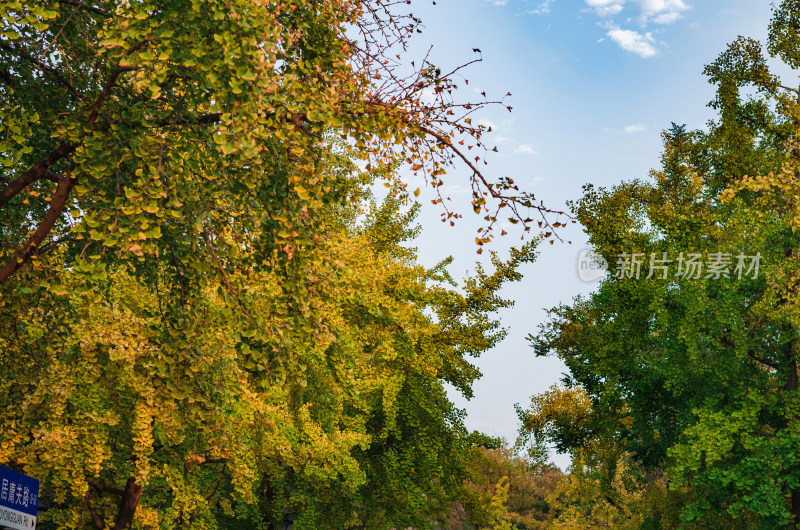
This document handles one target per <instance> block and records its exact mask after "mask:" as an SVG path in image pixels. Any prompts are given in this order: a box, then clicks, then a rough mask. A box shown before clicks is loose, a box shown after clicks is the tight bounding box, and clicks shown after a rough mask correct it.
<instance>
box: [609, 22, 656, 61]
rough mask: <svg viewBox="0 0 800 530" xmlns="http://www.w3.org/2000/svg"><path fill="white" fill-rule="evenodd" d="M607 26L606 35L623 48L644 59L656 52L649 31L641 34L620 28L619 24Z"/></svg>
mask: <svg viewBox="0 0 800 530" xmlns="http://www.w3.org/2000/svg"><path fill="white" fill-rule="evenodd" d="M609 28H610V29H609V30H608V33H606V35H608V37H609V38H610V39H611V40H613V41H614V42H616V43H617V45H618V46H619V47H620V48H622V49H623V50H627V51H629V52H633V53H635V54H636V55H638V56H639V57H642V58H644V59H647V58H649V57H653V56H654V55H656V54H657V53H658V51H657V50H656V47H655V46H654V42H655V41H654V40H653V35H652V34H651V33H645V34H644V35H642V34H641V33H639V32H638V31H634V30H632V29H622V28H620V27H619V26H609Z"/></svg>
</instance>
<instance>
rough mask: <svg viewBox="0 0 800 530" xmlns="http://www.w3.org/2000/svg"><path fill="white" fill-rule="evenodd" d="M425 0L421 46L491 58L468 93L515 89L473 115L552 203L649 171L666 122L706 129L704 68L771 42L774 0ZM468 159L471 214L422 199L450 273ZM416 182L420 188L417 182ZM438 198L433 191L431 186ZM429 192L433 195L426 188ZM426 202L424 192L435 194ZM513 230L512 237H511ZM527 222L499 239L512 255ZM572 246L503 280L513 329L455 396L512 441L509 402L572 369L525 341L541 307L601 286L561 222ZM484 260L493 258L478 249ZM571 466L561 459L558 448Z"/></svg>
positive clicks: (458, 266)
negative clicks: (586, 276) (467, 391)
mask: <svg viewBox="0 0 800 530" xmlns="http://www.w3.org/2000/svg"><path fill="white" fill-rule="evenodd" d="M436 3H437V5H435V6H434V5H432V2H431V0H418V1H414V2H412V5H411V7H412V10H413V11H414V13H415V14H416V15H417V16H419V17H420V18H422V20H423V23H424V25H425V29H424V31H423V33H422V35H419V36H418V38H417V43H416V45H417V46H418V49H415V50H413V53H420V54H421V53H423V52H424V51H425V50H426V49H427V47H428V46H429V45H432V46H433V51H432V54H431V57H432V62H434V63H435V64H437V65H439V66H442V67H443V68H447V67H452V66H456V65H458V64H462V63H464V62H466V61H468V60H471V59H472V58H473V57H474V54H473V52H472V49H473V48H480V50H481V51H482V56H483V62H481V63H479V64H477V65H474V66H473V67H471V68H470V69H469V70H468V71H467V72H466V76H467V78H468V79H469V85H462V87H461V88H462V89H463V92H464V94H463V95H464V97H472V98H475V97H477V93H478V92H480V91H484V90H485V91H486V92H487V94H488V95H489V97H490V98H491V97H492V96H502V95H503V94H505V93H506V92H509V91H510V92H511V93H512V97H511V98H509V99H508V100H507V103H508V104H509V105H511V106H513V108H514V110H513V112H511V113H508V112H507V111H506V110H505V108H496V109H488V110H487V111H486V112H484V113H483V114H482V115H480V116H477V117H476V120H477V119H478V118H480V119H481V120H483V122H484V123H486V124H490V125H492V128H493V130H494V131H495V132H494V133H492V135H491V136H492V138H489V139H488V143H496V144H497V145H498V148H499V150H500V152H499V153H497V154H493V156H491V157H489V159H488V161H489V166H488V170H487V172H488V174H490V175H494V176H512V177H513V178H514V179H515V181H516V182H517V183H518V184H520V185H521V186H522V187H523V188H524V189H526V190H527V191H531V192H533V193H534V194H536V196H537V199H542V200H544V201H545V203H546V204H547V205H548V206H552V207H556V208H563V207H564V206H565V202H566V201H568V200H575V199H577V198H579V197H580V194H581V187H582V185H583V184H585V183H593V184H595V185H600V186H613V185H614V184H616V183H619V182H621V181H623V180H630V179H634V178H640V179H646V178H648V174H649V172H650V170H651V169H654V168H657V167H658V165H659V156H660V152H661V136H660V135H661V131H663V130H664V129H666V128H668V127H669V126H670V123H671V122H676V123H679V124H684V123H685V124H687V125H688V126H689V127H690V128H702V127H704V126H705V124H706V123H707V121H708V120H709V119H711V118H713V117H714V114H713V111H712V109H710V108H708V107H707V103H708V102H709V101H710V100H711V99H712V98H713V97H714V88H713V87H712V86H711V85H709V84H708V83H707V81H706V79H705V78H704V76H703V75H702V70H703V66H704V65H705V64H707V63H709V62H711V61H713V60H714V59H715V58H716V57H717V55H718V54H719V53H720V52H722V51H723V50H724V49H725V47H726V45H727V44H728V43H729V42H731V41H732V40H734V39H735V38H736V37H737V36H738V35H745V36H750V37H754V38H757V39H759V40H762V42H763V40H764V37H765V35H766V28H767V24H768V22H769V18H770V13H771V11H770V3H769V2H766V1H758V0H706V1H703V2H701V1H699V0H529V1H525V0H437V2H436ZM468 176H469V174H468V172H467V171H466V170H460V171H453V172H452V174H451V175H450V178H451V180H450V184H449V188H448V189H447V190H446V191H447V192H448V193H447V194H448V195H450V196H451V197H452V199H453V206H455V207H456V209H460V211H461V212H462V213H464V219H463V220H461V222H460V223H458V224H457V225H456V227H455V228H450V227H449V226H445V225H443V224H442V223H440V222H439V220H438V218H439V213H440V210H438V209H437V208H436V207H434V206H430V205H428V206H426V207H425V209H424V211H423V214H422V217H421V221H422V223H423V226H424V227H425V229H424V231H423V234H422V236H421V237H420V238H419V240H418V241H417V244H418V246H419V249H420V256H421V260H422V262H423V264H426V265H433V264H435V263H437V262H439V261H440V260H441V259H443V258H444V257H446V256H447V255H453V256H454V257H455V263H454V265H453V266H452V267H451V272H452V273H453V274H454V276H456V277H463V275H464V274H466V273H468V272H469V271H472V270H473V269H474V263H475V262H476V260H478V259H479V256H477V255H476V254H475V250H476V247H475V244H474V236H475V231H476V228H477V227H478V226H480V220H479V219H478V218H477V216H474V215H472V214H471V213H467V212H469V211H470V209H469V194H468V193H467V192H466V189H467V187H466V184H467V178H468ZM412 189H413V187H412ZM429 195H431V196H430V197H427V198H432V194H430V192H429ZM422 198H423V199H424V198H426V197H425V192H423V196H422ZM428 204H429V203H428ZM515 235H516V237H514V236H515ZM519 235H520V234H519V232H514V231H513V230H512V231H511V235H510V236H506V237H504V238H498V239H497V240H496V241H495V242H494V243H493V244H492V247H491V248H494V249H496V250H497V251H498V252H500V253H501V254H505V249H507V247H508V246H510V245H512V244H515V243H518V242H519V239H518V238H519ZM563 235H564V237H565V239H569V240H572V245H566V244H559V243H556V244H555V245H553V246H550V245H542V246H541V247H540V250H541V252H540V256H539V258H538V260H537V262H536V263H535V264H532V265H529V266H526V267H525V268H524V270H523V272H524V274H525V278H524V280H522V281H521V282H520V283H518V284H515V285H513V286H512V287H510V288H509V289H507V290H506V291H505V294H506V296H507V297H510V298H512V299H514V300H515V301H516V306H515V307H514V309H511V310H508V311H505V312H504V313H503V314H502V315H501V316H502V320H503V323H504V325H506V326H507V327H508V328H509V331H510V332H509V336H508V338H507V339H506V340H505V341H503V343H502V344H500V345H499V346H498V347H497V348H495V349H494V350H493V351H491V352H488V353H486V354H485V355H484V356H483V357H482V358H481V359H479V360H478V362H477V364H478V365H479V366H480V368H481V370H482V371H483V373H484V377H483V378H482V379H481V380H480V381H479V382H478V383H477V384H476V385H475V398H473V399H472V400H471V401H469V402H467V401H465V400H463V399H461V398H460V397H458V396H457V395H455V393H452V397H453V399H454V400H455V401H456V403H457V404H458V405H459V406H463V407H465V408H466V409H467V412H468V419H467V426H468V427H469V428H472V429H478V430H482V431H484V432H487V433H489V434H493V435H500V436H504V437H506V438H508V439H510V440H513V438H514V436H515V435H516V430H517V418H516V415H515V413H514V404H515V403H520V404H522V405H527V403H528V401H529V399H530V396H531V395H532V394H535V393H538V392H542V391H544V390H546V389H547V388H548V387H549V386H550V385H552V384H554V383H556V382H557V381H558V380H559V379H560V377H561V373H562V372H563V371H564V367H563V366H562V365H561V364H560V363H559V362H558V361H557V360H554V359H541V358H539V359H537V358H535V357H534V356H533V354H532V351H531V349H530V347H529V346H528V344H527V342H526V341H525V336H526V335H527V334H528V333H531V332H535V331H536V329H537V327H538V325H539V324H540V323H541V322H543V321H544V320H545V310H546V309H547V308H551V307H554V306H556V305H558V304H559V303H569V302H570V301H571V300H572V298H573V297H574V296H576V295H578V294H586V293H589V292H591V290H592V288H593V285H592V284H586V283H583V282H581V281H580V280H579V279H578V277H577V274H576V268H575V261H576V256H577V254H578V252H579V251H580V250H581V249H582V248H583V247H584V243H585V236H584V235H583V233H582V231H581V228H580V225H571V226H570V227H569V228H568V229H567V230H566V231H565V232H564V233H563ZM481 261H485V258H481ZM554 460H555V461H556V463H558V464H559V465H561V466H565V465H566V464H567V463H568V460H567V459H566V458H565V457H563V456H562V457H559V456H554Z"/></svg>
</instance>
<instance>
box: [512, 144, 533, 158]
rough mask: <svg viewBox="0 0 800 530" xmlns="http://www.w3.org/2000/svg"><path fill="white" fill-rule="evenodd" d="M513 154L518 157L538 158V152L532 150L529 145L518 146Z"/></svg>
mask: <svg viewBox="0 0 800 530" xmlns="http://www.w3.org/2000/svg"><path fill="white" fill-rule="evenodd" d="M514 152H515V153H516V154H518V155H531V156H539V151H537V150H536V149H534V148H533V146H532V145H531V144H521V145H518V146H517V147H516V148H515V149H514Z"/></svg>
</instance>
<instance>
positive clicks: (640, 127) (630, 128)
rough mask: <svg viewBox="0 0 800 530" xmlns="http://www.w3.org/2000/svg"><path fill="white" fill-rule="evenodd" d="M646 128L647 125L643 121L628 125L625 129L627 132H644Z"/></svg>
mask: <svg viewBox="0 0 800 530" xmlns="http://www.w3.org/2000/svg"><path fill="white" fill-rule="evenodd" d="M645 130H647V127H645V126H644V125H642V124H641V123H634V124H632V125H628V126H627V127H625V128H624V129H623V131H625V134H634V133H639V132H644V131H645Z"/></svg>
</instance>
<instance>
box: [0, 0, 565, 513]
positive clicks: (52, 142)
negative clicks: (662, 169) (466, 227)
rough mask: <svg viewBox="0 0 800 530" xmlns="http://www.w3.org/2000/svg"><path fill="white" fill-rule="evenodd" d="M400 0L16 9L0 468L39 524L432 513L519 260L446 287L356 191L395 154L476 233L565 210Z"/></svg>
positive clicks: (2, 106) (2, 294) (7, 20)
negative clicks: (499, 147)
mask: <svg viewBox="0 0 800 530" xmlns="http://www.w3.org/2000/svg"><path fill="white" fill-rule="evenodd" d="M406 4H407V2H400V1H393V0H371V1H363V2H361V1H355V0H323V1H317V0H314V1H312V0H308V1H299V2H294V1H293V2H270V1H263V2H262V1H253V0H234V1H225V2H222V1H219V0H198V1H178V0H174V1H173V0H154V1H150V0H145V1H132V2H127V1H114V0H110V1H102V0H98V1H96V2H82V1H73V0H62V1H60V2H56V1H49V0H41V1H33V2H29V1H9V2H3V4H2V5H0V159H1V160H0V161H2V166H1V167H2V170H0V171H2V172H1V173H0V179H2V183H1V184H0V326H2V333H0V337H1V338H0V341H2V342H0V356H1V357H0V365H1V366H2V368H3V371H4V374H6V375H7V377H6V378H4V379H3V381H2V383H1V384H2V385H3V388H2V397H0V399H2V411H0V413H1V414H2V415H3V417H2V424H3V425H4V427H6V428H4V429H3V431H2V433H0V462H3V463H4V464H5V465H8V466H10V467H14V468H17V469H19V470H21V471H25V472H28V473H29V474H32V475H34V476H36V477H37V478H40V480H42V485H43V492H44V493H43V498H44V499H46V500H47V502H49V503H50V505H51V506H50V510H49V511H48V512H47V514H46V516H45V517H44V518H43V521H45V524H52V525H54V526H62V527H78V526H83V525H85V524H93V525H94V526H95V527H96V528H104V527H110V526H112V525H113V527H115V528H124V527H128V526H130V525H138V526H139V527H163V528H172V527H184V526H193V527H210V528H213V527H215V526H219V527H225V526H226V525H227V526H236V525H242V524H244V525H249V526H250V527H259V526H261V527H265V528H268V527H270V525H276V524H279V523H280V521H281V519H282V517H283V516H284V515H286V514H287V513H290V512H291V513H293V514H295V515H294V516H296V517H297V519H298V521H300V524H304V525H306V526H307V527H320V526H322V525H324V524H330V525H333V526H335V527H342V526H347V525H358V524H371V525H411V524H413V525H422V526H424V525H425V524H429V523H430V522H431V521H434V520H436V519H437V518H441V517H442V514H443V513H444V512H445V511H446V506H447V501H448V499H450V498H452V497H453V496H454V495H455V493H454V489H455V488H457V487H458V486H459V485H460V484H461V482H460V479H459V477H458V473H459V466H460V461H461V457H460V456H459V455H460V454H461V451H462V450H464V448H465V447H466V445H467V444H468V437H467V433H465V432H464V429H463V425H462V424H461V415H460V413H459V412H458V411H456V410H455V409H454V408H453V406H452V404H451V403H450V402H449V400H448V399H447V397H446V394H445V393H444V390H443V388H442V384H443V382H445V381H447V382H450V383H451V384H453V385H454V386H455V387H456V388H458V389H460V390H461V391H463V392H465V393H469V388H470V384H471V382H472V381H473V380H474V378H475V377H477V376H478V372H477V370H476V369H475V368H474V367H473V366H472V365H470V364H469V362H468V360H467V357H468V356H469V355H477V354H479V353H480V352H482V351H484V350H486V349H487V348H489V347H491V346H492V345H493V344H495V343H496V341H497V340H499V338H501V337H502V333H501V331H500V329H499V328H498V326H497V324H496V323H495V322H494V321H492V320H491V319H490V318H489V317H488V315H489V314H490V313H491V312H492V311H494V310H495V309H497V308H500V307H504V306H505V304H506V303H507V302H505V301H503V300H501V299H499V298H498V297H497V296H496V292H497V290H498V289H499V288H500V286H501V285H502V284H503V283H504V282H505V281H509V280H513V279H518V274H517V273H516V271H515V267H516V265H518V264H519V263H520V262H521V261H525V260H529V259H532V252H533V249H532V245H531V246H528V247H525V249H523V250H521V251H519V252H517V253H515V254H514V255H513V256H512V258H511V261H510V262H509V263H501V262H499V261H496V262H495V265H496V266H497V267H496V268H497V270H496V272H494V273H491V274H490V273H486V272H484V271H479V273H478V275H477V277H476V278H475V279H474V280H472V281H470V282H469V283H467V284H466V285H465V286H464V288H463V291H462V292H456V291H453V290H451V289H449V288H445V287H435V286H434V284H435V283H437V282H440V281H445V280H447V276H446V275H445V274H444V273H443V272H442V270H440V269H434V270H433V271H424V270H422V269H420V268H418V267H416V265H415V264H414V263H413V259H414V257H413V253H410V252H409V251H408V250H402V249H401V248H400V246H399V244H398V242H399V241H401V240H402V239H403V237H404V234H407V232H406V230H407V227H403V226H400V225H398V224H396V223H394V224H393V223H391V222H389V220H391V219H393V218H403V219H407V218H405V217H402V215H401V214H400V213H399V212H398V210H397V208H396V205H395V209H394V210H391V209H390V210H387V211H383V213H382V214H381V215H379V216H378V217H376V219H379V220H380V222H375V223H372V224H371V225H370V228H369V229H366V228H364V227H362V228H357V227H355V226H354V219H356V217H357V214H356V212H357V208H358V205H359V204H360V201H361V200H362V199H364V198H365V192H364V189H365V188H364V186H366V185H368V184H369V183H370V182H372V179H373V178H374V177H375V176H379V177H382V178H385V179H387V180H389V181H390V182H389V184H390V185H393V186H396V187H398V188H400V189H403V188H404V185H403V183H402V182H399V179H397V178H396V177H395V175H397V167H398V165H399V164H407V165H410V167H411V169H412V170H413V171H418V172H421V173H422V174H423V175H424V176H425V178H426V179H427V182H428V183H429V184H430V185H431V186H432V188H433V190H435V193H437V196H436V197H437V198H436V199H434V202H436V203H438V204H444V203H443V199H444V197H442V196H440V195H438V191H439V190H440V189H441V185H442V184H443V183H444V182H445V180H444V179H445V178H451V177H446V176H445V170H447V169H449V168H451V167H458V166H459V165H460V167H463V168H465V169H466V172H467V174H468V178H469V179H470V182H471V183H472V187H473V192H474V193H473V206H474V208H475V209H476V211H477V212H480V213H482V214H484V215H485V220H486V230H485V231H484V232H482V233H481V234H479V238H478V243H479V244H483V243H485V242H487V241H488V240H489V239H490V236H491V228H492V227H493V226H495V224H496V223H497V222H498V220H499V214H500V212H501V211H502V212H506V211H508V212H510V213H509V214H508V215H507V216H510V217H511V219H512V220H513V221H514V222H517V223H520V222H521V223H522V224H524V225H526V228H529V224H530V223H531V222H532V219H530V218H529V217H528V210H529V209H531V211H532V212H534V213H536V212H538V213H539V214H541V215H542V218H541V222H542V223H543V226H544V225H545V224H549V222H550V221H549V220H550V219H551V216H549V215H548V214H549V213H555V212H550V210H548V209H547V208H545V207H544V206H543V205H542V204H541V203H540V202H534V198H533V197H532V196H530V195H527V194H525V193H524V192H520V191H519V190H518V189H517V188H516V185H515V184H514V182H513V180H511V179H507V178H506V179H498V180H496V181H492V180H490V179H489V178H488V177H487V176H486V175H485V174H484V173H483V169H482V168H483V165H484V160H483V156H484V154H485V153H486V152H487V151H488V150H489V146H487V145H486V144H485V143H484V142H485V140H484V135H485V133H487V132H489V131H488V130H486V129H484V128H483V127H481V126H478V125H473V124H472V115H473V114H474V113H475V112H476V111H479V110H480V109H482V108H484V107H485V106H486V105H488V104H490V103H493V102H490V101H488V100H482V101H478V102H459V101H458V93H457V88H458V87H457V86H456V80H457V79H459V76H460V73H459V70H460V69H459V68H457V69H455V70H452V71H447V70H441V69H439V68H437V67H436V66H435V65H432V64H430V63H429V62H428V61H427V60H424V58H423V60H420V59H419V58H418V59H417V60H416V61H417V62H415V61H412V60H409V58H407V56H406V52H405V50H406V47H407V43H408V39H409V38H410V37H411V36H412V35H413V33H414V32H415V31H416V30H417V28H418V27H419V24H420V21H419V20H418V19H417V18H416V17H414V16H413V14H412V13H411V12H409V11H408V10H407V6H406ZM494 103H500V101H496V102H494ZM475 153H478V154H477V155H476V154H475ZM359 167H361V168H364V171H361V170H359V169H358V168H359ZM392 182H394V184H392ZM406 191H407V190H406ZM387 212H389V213H387ZM376 215H377V214H376ZM454 217H457V214H455V213H453V212H450V211H448V210H447V209H445V210H444V213H443V218H444V220H448V219H449V220H453V218H454ZM445 283H446V282H445ZM431 315H435V316H431ZM423 457H424V458H423ZM416 458H420V459H421V460H420V463H417V462H416V460H415V459H416ZM48 521H49V522H48ZM337 525H338V526H337Z"/></svg>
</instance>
